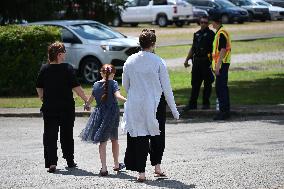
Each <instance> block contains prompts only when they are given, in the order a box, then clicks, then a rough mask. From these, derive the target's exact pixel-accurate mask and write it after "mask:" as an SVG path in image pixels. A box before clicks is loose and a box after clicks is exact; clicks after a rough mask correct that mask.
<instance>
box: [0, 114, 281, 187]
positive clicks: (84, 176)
mask: <svg viewBox="0 0 284 189" xmlns="http://www.w3.org/2000/svg"><path fill="white" fill-rule="evenodd" d="M86 121H87V117H81V118H77V120H76V124H75V128H74V136H75V158H76V161H77V163H78V165H79V167H78V168H77V169H66V168H65V166H66V164H65V162H64V161H63V160H62V158H61V156H62V153H61V151H60V150H59V155H58V156H59V162H58V169H59V170H58V171H57V172H56V173H55V174H50V173H47V172H46V169H45V168H44V159H43V146H42V132H43V121H42V119H41V118H4V117H0V144H1V145H0V170H1V171H0V188H99V189H104V188H108V189H111V188H131V189H135V188H210V189H211V188H226V189H228V188H250V189H252V188H284V138H283V137H284V118H283V117H263V118H260V117H257V119H249V120H245V121H242V120H233V121H230V122H211V121H206V120H203V121H201V120H188V122H186V123H179V124H171V123H170V122H168V124H167V125H166V150H165V153H164V160H163V168H164V170H165V171H166V173H167V175H168V179H165V180H157V179H156V178H155V177H154V175H153V168H152V167H151V166H150V163H149V162H148V164H147V169H146V171H147V173H146V174H147V179H148V181H146V182H145V183H137V182H135V176H136V173H133V172H130V171H125V172H122V173H120V174H118V175H116V174H115V173H114V172H113V171H112V159H111V147H110V144H109V145H108V153H107V154H108V157H107V158H108V169H109V172H110V176H108V177H100V176H98V172H99V169H100V163H99V162H100V160H99V156H98V146H97V145H94V144H86V143H83V142H81V141H80V139H79V138H78V137H77V136H78V135H79V133H80V131H81V130H82V129H83V127H84V125H85V123H86ZM119 137H120V147H121V149H120V152H121V157H120V159H121V160H123V156H124V151H125V147H126V136H125V135H121V134H120V135H119ZM58 145H59V144H58Z"/></svg>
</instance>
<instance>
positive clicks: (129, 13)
mask: <svg viewBox="0 0 284 189" xmlns="http://www.w3.org/2000/svg"><path fill="white" fill-rule="evenodd" d="M192 19H193V7H192V5H191V4H189V3H187V2H186V1H183V0H129V1H128V2H127V3H126V8H125V9H122V8H121V13H120V16H119V17H116V18H115V19H114V20H113V22H112V24H113V26H116V27H117V26H120V25H121V24H123V23H128V24H130V25H131V26H137V25H138V24H139V23H154V24H158V25H159V26H161V27H166V26H167V25H168V24H172V23H175V24H176V25H177V26H178V27H182V26H183V25H184V23H185V22H188V21H189V20H192Z"/></svg>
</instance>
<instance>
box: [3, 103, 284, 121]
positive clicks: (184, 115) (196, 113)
mask: <svg viewBox="0 0 284 189" xmlns="http://www.w3.org/2000/svg"><path fill="white" fill-rule="evenodd" d="M182 108H183V106H180V107H178V110H179V112H180V114H181V115H180V118H181V119H190V118H211V117H213V116H215V115H216V113H217V111H216V110H214V109H210V110H190V111H187V112H183V111H182ZM123 113H124V111H123V109H121V110H120V116H122V115H123ZM90 114H91V112H83V111H78V112H76V113H75V115H76V117H89V116H90ZM231 116H232V117H252V116H284V110H280V111H277V110H274V111H268V110H259V109H258V110H253V109H250V110H244V109H238V110H236V109H233V110H232V111H231ZM0 117H19V118H28V117H42V114H41V113H40V112H38V113H36V112H13V113H11V112H7V113H0ZM166 117H167V118H169V119H172V118H173V116H172V113H171V112H170V111H169V110H167V114H166Z"/></svg>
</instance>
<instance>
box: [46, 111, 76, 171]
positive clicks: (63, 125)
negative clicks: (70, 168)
mask: <svg viewBox="0 0 284 189" xmlns="http://www.w3.org/2000/svg"><path fill="white" fill-rule="evenodd" d="M43 117H44V133H43V146H44V159H45V167H46V168H49V167H50V165H57V160H58V157H57V139H58V131H59V128H60V143H61V149H62V153H63V158H65V159H66V160H67V162H70V161H73V159H74V139H73V127H74V120H75V119H74V118H75V114H74V113H59V114H57V115H46V114H45V113H43Z"/></svg>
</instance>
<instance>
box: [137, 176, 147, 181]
mask: <svg viewBox="0 0 284 189" xmlns="http://www.w3.org/2000/svg"><path fill="white" fill-rule="evenodd" d="M145 181H146V177H145V178H137V182H145Z"/></svg>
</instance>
